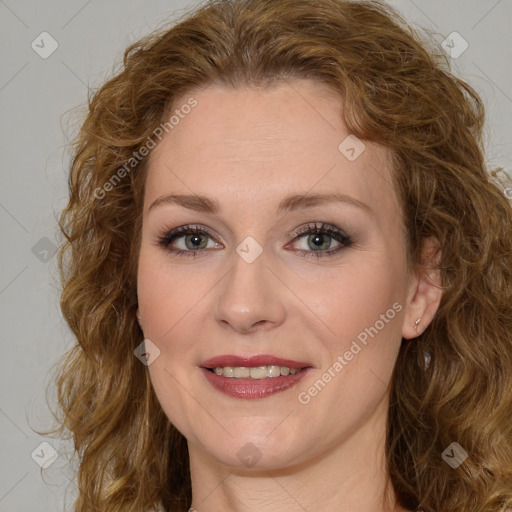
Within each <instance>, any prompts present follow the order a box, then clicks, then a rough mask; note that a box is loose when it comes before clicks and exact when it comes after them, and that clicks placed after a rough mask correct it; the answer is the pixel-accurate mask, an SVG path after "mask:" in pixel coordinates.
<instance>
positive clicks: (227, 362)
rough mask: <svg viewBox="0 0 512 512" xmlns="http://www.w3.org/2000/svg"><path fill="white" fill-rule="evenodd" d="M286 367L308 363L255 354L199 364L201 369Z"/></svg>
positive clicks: (307, 364) (227, 356)
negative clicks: (220, 367)
mask: <svg viewBox="0 0 512 512" xmlns="http://www.w3.org/2000/svg"><path fill="white" fill-rule="evenodd" d="M270 365H275V366H287V367H288V368H297V369H301V368H306V367H308V366H311V364H310V363H305V362H300V361H292V360H291V359H283V358H281V357H277V356H273V355H270V354H257V355H253V356H245V357H244V356H235V355H232V354H226V355H220V356H215V357H211V358H210V359H207V360H206V361H203V362H202V363H201V366H202V367H203V368H217V367H219V366H222V367H226V366H270Z"/></svg>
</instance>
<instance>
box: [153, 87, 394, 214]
mask: <svg viewBox="0 0 512 512" xmlns="http://www.w3.org/2000/svg"><path fill="white" fill-rule="evenodd" d="M191 98H193V99H194V100H195V102H196V105H195V106H194V107H193V108H191V109H188V108H187V109H183V110H182V111H180V108H181V107H182V105H186V104H190V103H191V102H190V99H191ZM177 111H178V112H177ZM173 112H174V113H176V114H181V115H179V116H176V117H175V118H174V121H175V124H174V125H173V128H172V129H171V130H169V132H168V133H167V134H166V135H165V136H164V137H163V139H162V141H161V142H160V143H159V145H158V146H157V147H156V148H155V149H154V150H153V152H152V154H151V155H150V159H149V162H148V175H147V182H146V198H145V209H147V208H148V206H149V204H150V202H152V201H154V200H155V199H156V198H157V197H159V196H161V195H162V194H166V193H183V194H198V195H203V194H204V195H209V196H212V195H213V196H215V197H217V198H218V200H219V201H220V203H221V204H222V205H229V204H230V203H231V202H233V201H235V200H237V201H238V202H240V201H242V202H243V204H244V206H245V207H247V208H250V207H251V206H253V205H254V206H255V207H256V206H258V204H259V203H261V202H266V203H268V202H269V201H275V202H276V203H277V202H279V201H280V200H281V199H282V198H283V197H284V196H285V195H289V194H291V193H299V194H300V193H302V194H304V193H308V192H316V193H325V192H329V193H332V192H338V193H343V194H349V195H351V196H353V197H355V198H357V199H359V200H360V201H362V202H365V203H367V204H370V205H372V208H374V209H377V210H379V209H383V210H387V211H390V210H391V211H396V204H395V203H396V201H395V198H394V193H393V190H392V187H391V174H390V169H389V164H388V154H387V151H386V150H385V149H384V148H382V147H380V146H377V145H375V144H372V143H369V142H366V141H364V142H363V141H359V140H358V139H357V138H355V137H354V136H353V135H351V134H350V133H349V132H348V131H347V128H346V127H345V125H344V123H343V121H342V114H343V102H342V98H341V97H339V96H338V95H336V94H335V93H333V92H332V91H331V90H330V89H328V88H327V87H326V86H324V85H322V84H318V83H317V82H312V81H308V80H300V81H299V80H297V81H293V82H281V83H279V84H274V85H272V86H271V87H268V88H254V87H239V88H236V89H233V88H225V87H221V86H209V87H207V88H205V89H197V90H193V91H191V92H190V93H189V94H185V95H183V96H182V97H181V98H180V99H178V100H177V101H175V103H174V106H173ZM184 112H188V113H186V114H185V113H184ZM176 121H177V122H176ZM354 156H355V157H356V158H354Z"/></svg>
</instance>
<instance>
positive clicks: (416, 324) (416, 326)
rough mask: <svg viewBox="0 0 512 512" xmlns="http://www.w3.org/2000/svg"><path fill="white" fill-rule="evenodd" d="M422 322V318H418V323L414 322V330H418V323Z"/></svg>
mask: <svg viewBox="0 0 512 512" xmlns="http://www.w3.org/2000/svg"><path fill="white" fill-rule="evenodd" d="M420 322H421V318H418V320H416V323H415V324H414V330H415V331H417V330H418V324H419V323H420Z"/></svg>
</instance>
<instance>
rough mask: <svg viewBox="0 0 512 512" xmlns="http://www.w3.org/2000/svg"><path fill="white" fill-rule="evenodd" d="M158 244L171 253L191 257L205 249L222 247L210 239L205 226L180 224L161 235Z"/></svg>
mask: <svg viewBox="0 0 512 512" xmlns="http://www.w3.org/2000/svg"><path fill="white" fill-rule="evenodd" d="M158 244H159V245H161V246H162V247H164V249H166V250H167V251H169V252H171V253H173V254H176V255H184V256H191V257H196V256H197V254H198V253H199V252H202V251H204V250H205V249H218V248H222V244H219V243H218V242H215V241H214V240H212V238H211V235H210V234H209V232H208V228H206V226H180V227H179V228H176V229H173V230H172V231H169V232H166V233H165V234H163V235H161V236H160V237H159V240H158Z"/></svg>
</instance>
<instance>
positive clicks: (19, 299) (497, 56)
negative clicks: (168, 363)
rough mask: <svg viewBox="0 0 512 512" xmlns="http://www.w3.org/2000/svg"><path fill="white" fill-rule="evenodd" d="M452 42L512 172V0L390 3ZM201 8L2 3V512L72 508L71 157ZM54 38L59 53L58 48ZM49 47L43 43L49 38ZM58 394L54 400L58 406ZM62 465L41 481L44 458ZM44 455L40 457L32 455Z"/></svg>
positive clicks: (493, 142)
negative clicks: (62, 411)
mask: <svg viewBox="0 0 512 512" xmlns="http://www.w3.org/2000/svg"><path fill="white" fill-rule="evenodd" d="M390 3H391V4H392V5H394V6H395V7H398V9H399V10H400V11H401V12H402V13H403V14H404V16H405V17H406V19H408V20H409V21H410V22H411V23H413V24H414V25H415V26H417V27H424V28H427V29H432V30H434V31H435V32H436V33H437V34H438V36H436V40H437V41H438V43H440V42H441V41H442V40H443V38H444V37H446V36H448V35H449V34H451V33H452V32H453V31H456V32H458V33H459V34H461V36H462V37H463V38H464V39H465V40H466V41H467V43H468V45H469V46H468V48H467V50H466V51H465V52H464V53H462V55H460V56H459V57H458V58H456V59H452V63H453V69H454V71H455V72H456V73H457V74H458V75H460V76H461V77H463V78H464V79H465V80H467V81H469V82H470V83H471V84H472V85H473V86H474V87H475V88H476V89H477V91H478V92H479V93H480V94H481V95H482V97H483V100H484V102H485V103H486V106H487V113H488V118H487V119H488V123H487V129H486V148H487V161H488V163H489V164H490V165H491V166H503V167H505V168H506V169H507V170H508V171H509V172H510V171H511V170H512V150H511V143H512V135H511V133H512V68H511V63H512V35H511V34H512V31H511V30H510V25H511V22H512V1H511V0H470V1H468V0H450V1H446V0H431V1H428V2H427V1H424V2H420V0H415V1H414V2H413V1H412V0H399V1H398V0H396V1H392V0H390ZM194 4H197V2H190V1H189V2H185V1H177V0H174V1H171V0H167V1H164V0H146V1H142V0H108V1H107V0H104V1H102V2H100V1H98V0H97V1H92V0H89V1H86V0H71V1H70V0H68V1H64V0H46V1H39V2H37V1H35V0H31V1H24V0H20V1H16V0H0V52H1V62H2V66H1V71H0V119H1V123H0V129H1V134H0V139H1V141H2V158H1V160H0V162H1V188H0V223H1V229H2V245H1V266H0V314H1V320H0V321H1V327H2V355H3V357H2V358H1V360H0V361H1V363H0V364H1V372H0V379H1V388H0V392H1V396H0V432H1V436H0V443H1V448H0V449H1V452H0V453H1V474H0V512H18V511H23V512H33V511H49V510H52V511H57V510H64V499H65V498H66V499H67V503H68V506H67V508H66V510H71V503H72V500H73V496H74V495H75V490H76V486H75V484H74V483H73V481H72V478H71V475H72V471H71V470H70V468H67V467H66V466H67V462H66V459H67V458H68V456H69V454H70V453H71V452H72V443H71V442H70V441H68V442H64V441H57V440H54V439H52V438H48V439H45V438H44V437H42V436H39V435H38V434H36V433H35V432H33V431H32V430H31V427H34V428H36V429H44V428H45V427H47V426H48V425H49V421H50V419H51V416H50V414H49V412H48V410H47V407H46V397H45V390H46V387H47V384H48V382H49V371H50V369H51V367H52V365H53V364H54V363H55V362H56V361H57V359H58V358H59V357H60V356H61V355H62V354H63V353H64V352H65V351H66V350H67V349H68V348H69V347H70V346H71V344H72V343H73V339H72V336H71V335H70V333H69V331H68V329H67V325H66V324H65V322H63V321H62V317H61V314H60V310H59V307H58V277H57V270H56V258H55V257H53V250H54V249H55V244H56V243H57V241H58V240H59V239H58V237H57V230H56V215H57V214H58V212H59V211H60V210H61V209H62V207H63V206H64V205H65V203H66V198H67V183H66V179H67V168H68V163H69V151H68V150H66V147H65V146H66V144H67V143H68V142H69V141H70V140H71V139H72V137H73V136H74V134H75V133H76V129H77V128H78V126H79V123H80V121H81V119H82V116H83V112H84V110H85V107H86V101H87V92H88V86H89V87H93V88H94V87H97V86H99V85H100V84H101V83H102V82H104V81H105V79H106V78H107V77H109V76H111V73H112V69H113V66H114V64H118V63H119V62H120V60H121V57H122V52H123V50H124V48H125V47H126V46H127V45H128V44H129V43H131V42H132V41H134V40H136V39H138V38H139V37H140V36H142V35H144V34H146V33H148V32H150V31H151V30H153V29H154V28H156V27H157V26H159V25H160V24H161V23H162V22H163V21H164V20H165V19H169V18H173V17H175V16H178V15H181V14H182V13H183V9H184V8H187V7H189V6H191V5H194ZM42 32H48V33H49V34H51V36H52V37H53V39H54V40H55V41H57V43H58V48H57V49H56V50H55V52H54V53H52V54H51V55H50V56H47V58H42V57H41V56H40V55H39V54H38V53H37V52H36V51H35V50H34V49H33V48H32V47H31V44H32V42H33V41H35V43H34V44H38V45H39V47H36V48H38V51H39V52H40V53H43V54H44V52H48V51H49V50H50V49H51V41H50V39H48V36H41V37H39V35H40V34H41V33H42ZM42 38H43V39H44V40H43V42H41V39H42ZM51 397H52V395H50V398H51ZM42 442H47V443H49V444H50V445H51V446H52V447H53V448H54V449H55V450H56V451H57V453H58V458H57V459H56V460H55V462H53V464H51V465H50V466H49V467H48V468H47V469H44V470H43V471H42V474H41V470H40V466H39V465H38V464H37V463H36V462H35V460H45V459H46V458H47V457H48V456H49V455H50V454H51V449H50V448H49V447H48V446H46V445H43V446H40V445H41V443H42ZM32 454H33V455H32Z"/></svg>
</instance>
